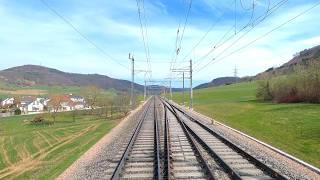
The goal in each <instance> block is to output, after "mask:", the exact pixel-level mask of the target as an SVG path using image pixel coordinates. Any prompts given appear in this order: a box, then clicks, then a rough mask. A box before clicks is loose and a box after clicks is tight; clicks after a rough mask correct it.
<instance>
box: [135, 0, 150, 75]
mask: <svg viewBox="0 0 320 180" xmlns="http://www.w3.org/2000/svg"><path fill="white" fill-rule="evenodd" d="M136 2H137V8H138V17H139V23H140V30H141V36H142V40H143V46H144V50H145V55H146V60H147V63H148V69H149V70H150V68H151V65H150V62H149V58H150V53H149V46H148V44H147V42H146V38H147V37H145V31H144V25H143V23H142V20H141V8H140V3H139V0H136ZM143 2H144V1H143ZM143 7H144V5H143ZM145 26H146V22H145ZM149 80H150V76H149Z"/></svg>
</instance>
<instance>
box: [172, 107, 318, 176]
mask: <svg viewBox="0 0 320 180" xmlns="http://www.w3.org/2000/svg"><path fill="white" fill-rule="evenodd" d="M175 105H177V104H175ZM177 106H179V105H177ZM179 107H180V108H182V109H184V111H186V112H188V114H189V115H191V116H192V117H194V118H196V119H198V120H201V121H202V122H203V123H204V124H206V125H207V126H208V127H210V128H211V129H213V130H214V131H215V132H217V133H218V134H220V135H222V136H223V137H225V138H227V139H229V140H230V141H231V142H232V143H235V144H236V145H238V146H239V147H240V148H242V149H243V150H245V151H246V152H248V153H249V154H251V155H252V156H254V157H256V158H258V159H259V160H260V161H262V162H264V163H266V164H267V165H268V166H270V167H272V168H274V169H276V170H278V171H279V172H280V173H282V174H285V175H286V176H287V177H288V178H289V179H314V180H317V179H320V174H318V173H316V172H315V171H313V170H311V169H310V168H307V167H306V166H304V165H302V164H300V163H299V162H297V161H295V160H293V159H291V158H289V157H287V156H285V155H283V154H280V153H278V152H277V151H275V150H273V149H271V148H269V147H267V146H265V145H263V144H261V143H259V142H257V141H254V140H252V139H250V138H248V137H246V136H245V135H244V133H242V132H237V131H234V130H232V129H231V128H229V127H228V126H226V125H224V124H222V123H219V122H217V121H215V120H214V121H215V122H216V123H214V124H212V122H213V121H212V119H211V118H209V117H207V116H204V115H202V114H200V113H197V112H195V111H190V110H189V109H187V108H184V107H181V106H179ZM241 133H242V134H241Z"/></svg>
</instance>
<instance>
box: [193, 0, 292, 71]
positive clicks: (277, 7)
mask: <svg viewBox="0 0 320 180" xmlns="http://www.w3.org/2000/svg"><path fill="white" fill-rule="evenodd" d="M287 1H288V0H282V1H280V2H278V3H277V4H276V5H274V6H273V7H272V8H270V6H268V10H267V11H266V14H265V15H263V16H259V17H258V18H256V19H255V20H254V21H253V22H252V24H253V25H252V26H249V23H248V24H247V25H246V26H244V27H243V28H242V29H241V30H240V31H238V33H237V34H240V32H242V31H244V30H246V29H247V28H248V27H250V28H249V29H248V30H246V31H245V32H244V33H243V34H242V35H241V36H240V37H239V38H238V39H236V40H235V41H234V42H232V43H231V45H229V46H228V47H227V48H225V49H224V50H223V51H222V52H221V53H220V54H219V56H220V55H221V54H223V53H225V52H226V51H227V50H228V49H230V48H231V47H233V46H234V45H235V44H236V43H237V42H239V41H240V40H241V39H242V38H244V37H245V36H246V35H247V34H248V33H250V32H251V31H252V30H253V29H254V28H255V27H256V26H257V25H259V24H260V23H262V22H263V21H264V20H265V19H266V18H267V17H268V16H270V15H271V14H272V13H274V12H275V11H276V10H277V9H279V8H280V7H281V6H282V5H284V4H285V3H286V2H287ZM235 36H236V35H232V36H230V37H229V38H228V39H227V40H225V41H224V42H223V43H222V44H220V45H219V46H214V48H212V49H211V50H210V51H209V52H208V53H206V54H205V55H204V56H202V57H201V58H200V59H199V60H198V61H197V62H196V66H195V69H196V68H198V67H199V66H200V61H201V60H204V59H205V58H206V57H208V56H209V55H210V54H211V53H212V52H213V51H215V50H216V49H218V48H219V47H221V46H222V45H224V44H226V43H227V42H228V41H230V40H231V39H233V37H235Z"/></svg>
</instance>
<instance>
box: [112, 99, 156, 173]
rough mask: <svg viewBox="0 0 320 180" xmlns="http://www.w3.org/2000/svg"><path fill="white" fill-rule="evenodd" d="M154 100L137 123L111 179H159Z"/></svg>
mask: <svg viewBox="0 0 320 180" xmlns="http://www.w3.org/2000/svg"><path fill="white" fill-rule="evenodd" d="M154 101H155V100H154V98H153V99H151V100H150V102H148V103H149V104H148V105H147V110H146V111H145V112H143V113H144V114H143V117H142V118H141V120H140V121H139V124H138V125H137V127H136V129H135V131H134V133H133V135H132V137H131V139H130V141H129V143H128V145H127V147H126V149H125V151H124V153H123V155H122V157H121V159H120V161H119V163H118V165H117V167H116V169H115V171H114V172H113V174H112V178H111V179H160V176H161V175H160V149H159V145H160V139H159V131H158V123H157V119H156V116H155V115H156V113H155V103H154Z"/></svg>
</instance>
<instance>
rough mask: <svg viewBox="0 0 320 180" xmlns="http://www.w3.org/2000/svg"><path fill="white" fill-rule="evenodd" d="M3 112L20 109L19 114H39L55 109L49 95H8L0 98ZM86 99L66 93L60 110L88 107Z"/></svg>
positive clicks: (61, 101)
mask: <svg viewBox="0 0 320 180" xmlns="http://www.w3.org/2000/svg"><path fill="white" fill-rule="evenodd" d="M0 102H1V103H0V109H2V110H1V113H9V112H15V111H16V110H17V109H19V110H20V111H19V110H18V111H19V113H15V114H16V115H17V114H37V113H42V112H51V111H53V108H54V104H53V102H52V101H51V99H50V98H48V97H36V96H21V97H8V98H5V99H3V100H0ZM87 108H88V107H87V104H86V101H85V99H84V98H83V97H81V96H77V95H73V94H66V95H63V97H62V98H61V100H60V102H59V107H58V111H59V112H63V111H72V110H83V109H87Z"/></svg>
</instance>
